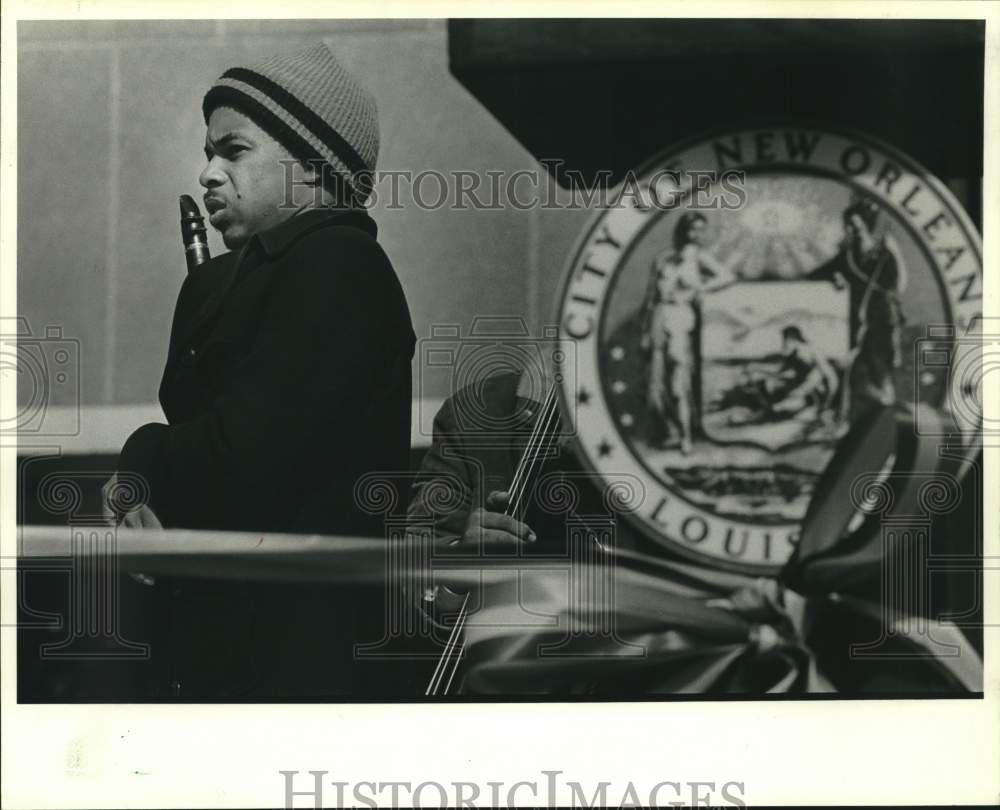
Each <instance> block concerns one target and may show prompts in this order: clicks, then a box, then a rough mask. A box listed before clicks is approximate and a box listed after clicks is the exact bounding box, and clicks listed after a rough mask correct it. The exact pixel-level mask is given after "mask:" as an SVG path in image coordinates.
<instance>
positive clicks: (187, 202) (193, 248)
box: [181, 194, 212, 273]
mask: <svg viewBox="0 0 1000 810" xmlns="http://www.w3.org/2000/svg"><path fill="white" fill-rule="evenodd" d="M181 239H182V240H183V241H184V258H185V259H186V260H187V269H188V272H189V273H190V272H192V271H194V269H195V268H196V267H198V266H199V265H202V264H204V263H205V262H207V261H208V260H209V259H211V258H212V254H211V253H209V251H208V234H207V233H206V231H205V219H204V218H203V217H202V215H201V210H200V209H199V208H198V203H196V202H195V201H194V199H193V198H192V197H191V196H190V195H188V194H181Z"/></svg>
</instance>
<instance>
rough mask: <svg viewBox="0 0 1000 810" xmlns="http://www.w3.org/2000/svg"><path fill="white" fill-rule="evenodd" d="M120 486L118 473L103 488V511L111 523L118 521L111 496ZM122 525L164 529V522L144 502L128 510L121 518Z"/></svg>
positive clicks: (128, 527)
mask: <svg viewBox="0 0 1000 810" xmlns="http://www.w3.org/2000/svg"><path fill="white" fill-rule="evenodd" d="M117 488H118V475H117V473H116V474H115V475H112V476H111V477H110V478H109V479H108V480H107V483H105V484H104V486H103V487H102V488H101V500H102V511H103V513H104V519H105V520H107V521H108V523H110V524H117V523H118V513H117V511H116V510H115V509H114V507H113V506H112V503H111V498H112V496H113V494H114V492H115V490H116V489H117ZM121 525H122V526H125V527H126V528H127V529H162V528H163V524H161V523H160V519H159V518H158V517H157V516H156V513H155V512H153V510H152V509H150V508H149V507H148V506H146V505H145V504H143V505H142V506H140V507H138V508H136V509H133V510H131V511H130V512H126V513H125V515H124V517H123V518H122V520H121Z"/></svg>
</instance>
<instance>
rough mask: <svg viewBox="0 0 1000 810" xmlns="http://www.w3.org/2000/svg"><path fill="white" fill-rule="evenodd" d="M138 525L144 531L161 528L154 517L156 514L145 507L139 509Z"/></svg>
mask: <svg viewBox="0 0 1000 810" xmlns="http://www.w3.org/2000/svg"><path fill="white" fill-rule="evenodd" d="M139 525H141V526H142V528H144V529H162V528H163V524H161V523H160V519H159V518H158V517H157V516H156V513H155V512H154V511H153V510H152V509H150V508H149V507H148V506H145V505H143V506H141V507H140V508H139Z"/></svg>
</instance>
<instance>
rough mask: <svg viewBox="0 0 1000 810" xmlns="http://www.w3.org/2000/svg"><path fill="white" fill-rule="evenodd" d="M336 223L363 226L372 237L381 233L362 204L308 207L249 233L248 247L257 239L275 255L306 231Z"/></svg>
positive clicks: (361, 227)
mask: <svg viewBox="0 0 1000 810" xmlns="http://www.w3.org/2000/svg"><path fill="white" fill-rule="evenodd" d="M333 225H337V226H343V225H347V226H351V227H355V228H360V229H361V230H363V231H366V232H367V233H368V234H369V235H370V236H372V237H375V236H377V235H378V227H377V226H376V225H375V220H373V219H372V218H371V217H370V216H369V215H368V212H367V211H366V210H365V209H363V208H307V209H306V210H304V211H300V212H298V213H297V214H294V215H293V216H291V217H289V218H288V219H286V220H285V221H284V222H282V223H281V224H279V225H275V226H274V227H273V228H268V229H267V230H266V231H261V232H260V233H257V234H254V235H253V236H252V237H250V241H249V242H248V243H247V248H248V249H249V248H250V247H251V246H252V245H253V244H254V243H256V244H259V245H260V247H261V249H262V250H263V251H264V253H265V254H266V255H267V257H268V258H271V259H273V258H274V257H275V256H278V255H279V254H281V253H284V252H285V251H286V250H288V248H289V247H291V246H292V245H293V244H294V243H295V242H297V241H298V240H299V239H301V238H302V237H303V236H305V235H306V234H307V233H310V232H311V231H314V230H316V229H317V228H326V227H329V226H333ZM244 255H245V252H244Z"/></svg>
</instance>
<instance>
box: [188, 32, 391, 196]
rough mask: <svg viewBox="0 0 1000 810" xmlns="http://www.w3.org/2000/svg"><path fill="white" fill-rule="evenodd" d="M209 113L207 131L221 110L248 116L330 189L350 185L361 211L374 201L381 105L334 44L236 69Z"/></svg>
mask: <svg viewBox="0 0 1000 810" xmlns="http://www.w3.org/2000/svg"><path fill="white" fill-rule="evenodd" d="M201 107H202V112H203V113H204V115H205V123H206V124H207V123H208V119H209V117H210V116H211V114H212V111H213V110H214V109H215V108H216V107H232V108H233V109H235V110H238V111H239V112H241V113H243V114H244V115H246V116H247V117H248V118H250V119H251V120H253V121H254V123H256V124H257V126H259V127H260V128H261V129H263V130H264V131H265V132H267V133H268V134H269V135H270V136H271V137H272V138H274V139H275V140H276V141H278V142H279V143H280V144H282V145H283V146H284V147H285V148H286V149H287V150H288V151H289V152H290V153H291V155H292V156H293V157H294V158H296V159H297V160H299V161H302V162H303V163H306V164H308V165H311V166H318V167H319V170H320V175H321V177H322V180H323V185H324V186H325V187H326V188H329V189H330V190H336V189H339V188H340V187H341V186H342V184H343V183H344V182H346V183H347V186H348V189H349V190H350V192H351V195H352V196H353V199H354V201H355V202H356V203H358V204H360V203H363V202H364V201H365V200H366V199H367V198H368V195H369V194H370V193H371V187H372V179H373V175H374V173H375V165H376V162H377V160H378V111H377V110H376V107H375V99H374V98H372V96H371V94H370V93H368V91H366V90H365V89H364V88H363V87H362V86H361V85H360V84H358V82H357V81H356V80H355V78H354V77H353V76H351V74H349V73H348V72H347V71H346V70H344V68H343V66H342V65H341V64H340V63H339V62H338V61H337V60H336V58H335V57H334V55H333V54H332V53H331V52H330V49H329V48H328V47H327V45H326V43H323V42H320V43H318V44H316V45H313V46H312V47H310V48H307V49H306V50H304V51H299V52H298V53H295V54H291V55H279V56H273V57H271V58H270V59H267V60H265V61H263V62H260V63H259V64H257V65H255V66H253V67H250V68H245V67H234V68H230V69H229V70H227V71H226V72H225V73H223V74H222V76H221V77H220V78H219V80H218V81H217V82H216V83H215V84H214V85H213V86H212V89H211V90H209V91H208V93H207V94H206V95H205V99H204V101H202V105H201ZM338 199H340V197H338Z"/></svg>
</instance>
